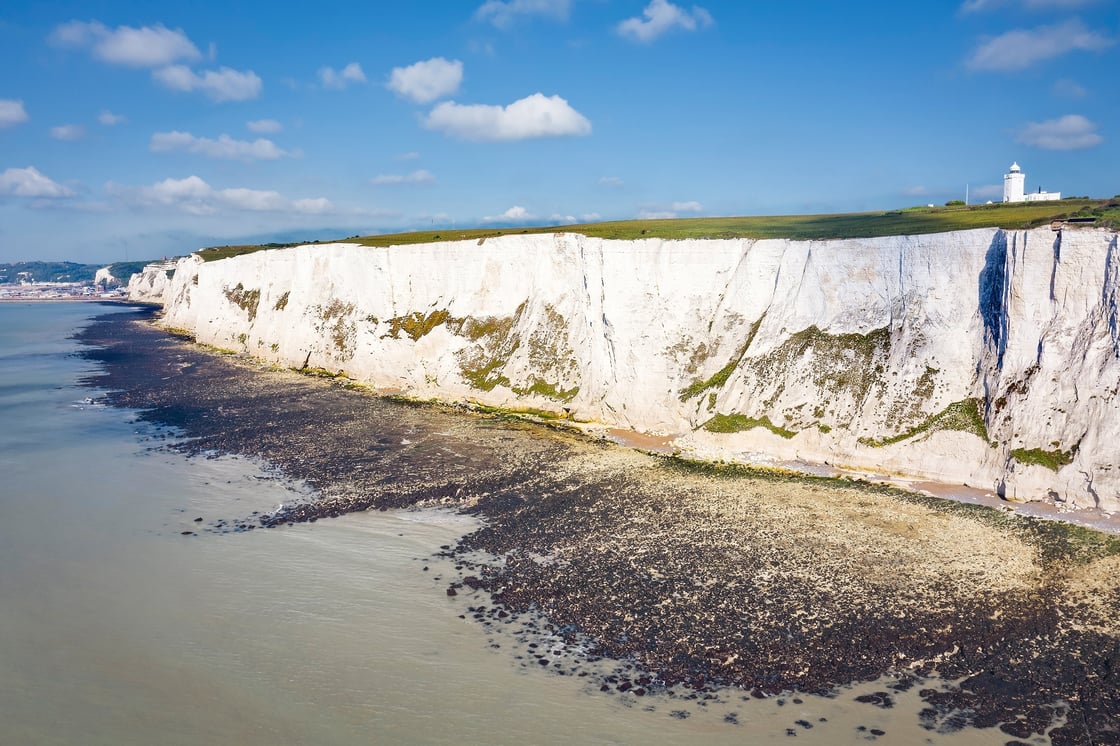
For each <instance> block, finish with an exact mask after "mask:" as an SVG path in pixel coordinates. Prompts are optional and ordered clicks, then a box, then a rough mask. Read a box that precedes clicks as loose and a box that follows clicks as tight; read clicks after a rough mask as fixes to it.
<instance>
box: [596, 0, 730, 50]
mask: <svg viewBox="0 0 1120 746" xmlns="http://www.w3.org/2000/svg"><path fill="white" fill-rule="evenodd" d="M642 15H643V16H644V19H643V18H638V17H634V18H627V19H626V20H625V21H623V22H622V23H620V24H618V33H620V34H622V35H623V36H626V37H629V38H631V39H633V40H634V41H641V42H651V41H653V40H654V39H656V38H657V37H659V36H661V35H662V34H664V33H667V32H669V31H671V30H673V29H674V28H679V29H683V30H685V31H696V30H697V29H699V28H704V27H706V26H711V25H712V23H713V21H712V14H711V13H709V12H708V11H706V10H704V9H703V8H701V7H698V6H696V5H693V6H692V10H685V9H684V8H682V7H680V6H679V5H673V4H672V3H670V2H668V0H650V4H649V5H647V6H646V7H645V10H643V11H642Z"/></svg>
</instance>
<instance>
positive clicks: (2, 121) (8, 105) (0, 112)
mask: <svg viewBox="0 0 1120 746" xmlns="http://www.w3.org/2000/svg"><path fill="white" fill-rule="evenodd" d="M29 118H30V117H28V116H27V109H25V108H23V102H22V101H19V100H17V99H11V98H0V129H2V128H4V127H14V126H16V125H17V124H22V123H23V122H26V121H27V120H28V119H29Z"/></svg>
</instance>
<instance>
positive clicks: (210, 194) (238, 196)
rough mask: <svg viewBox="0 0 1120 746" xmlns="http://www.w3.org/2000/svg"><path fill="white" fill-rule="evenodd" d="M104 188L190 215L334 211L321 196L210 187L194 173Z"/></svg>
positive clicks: (134, 202) (131, 202)
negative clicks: (298, 196) (292, 196)
mask: <svg viewBox="0 0 1120 746" xmlns="http://www.w3.org/2000/svg"><path fill="white" fill-rule="evenodd" d="M105 189H106V191H107V192H108V193H109V194H110V195H111V196H114V197H116V198H118V199H120V200H121V201H123V202H125V203H126V204H128V205H131V206H133V207H141V208H166V209H170V210H177V211H179V212H185V213H188V214H190V215H213V214H215V213H218V212H228V211H249V212H283V213H290V212H296V213H302V214H306V215H322V214H326V213H330V212H333V211H334V206H333V205H332V204H331V202H330V200H328V199H326V198H325V197H316V198H311V199H296V200H291V199H288V198H287V197H285V196H283V195H282V194H280V193H279V192H274V191H269V190H260V189H246V188H244V187H236V188H232V189H214V188H213V187H211V186H210V185H209V184H207V183H206V182H205V181H203V180H202V179H201V178H199V177H198V176H188V177H186V178H185V179H164V180H163V181H160V182H156V183H155V184H152V185H151V186H142V187H129V186H123V185H121V184H114V183H113V182H109V183H108V184H106V185H105Z"/></svg>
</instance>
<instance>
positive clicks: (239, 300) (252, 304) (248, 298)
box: [222, 282, 261, 321]
mask: <svg viewBox="0 0 1120 746" xmlns="http://www.w3.org/2000/svg"><path fill="white" fill-rule="evenodd" d="M222 294H223V295H225V297H226V300H228V301H229V302H230V303H232V304H233V305H235V306H237V307H238V308H240V309H241V310H242V311H244V312H245V313H246V314H248V316H249V321H252V320H253V319H255V318H257V307H258V306H259V305H260V302H261V291H260V290H259V289H253V290H246V289H245V286H244V285H242V284H241V283H240V282H239V283H237V285H236V286H234V287H232V288H230V287H226V288H223V289H222Z"/></svg>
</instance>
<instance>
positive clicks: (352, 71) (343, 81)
mask: <svg viewBox="0 0 1120 746" xmlns="http://www.w3.org/2000/svg"><path fill="white" fill-rule="evenodd" d="M319 82H320V83H322V85H323V87H324V88H331V89H334V90H336V91H341V90H342V89H343V88H345V87H346V86H348V85H350V84H351V83H365V82H366V74H365V73H364V72H362V66H361V65H359V64H358V63H357V62H351V63H350V64H349V65H347V66H346V67H344V68H342V69H341V70H335V69H334V68H333V67H320V68H319Z"/></svg>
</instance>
